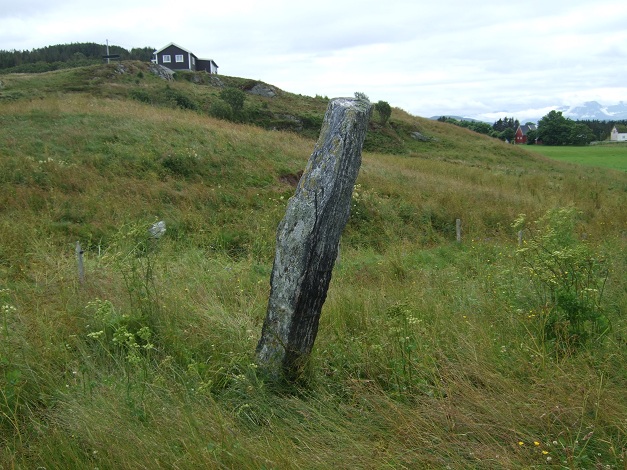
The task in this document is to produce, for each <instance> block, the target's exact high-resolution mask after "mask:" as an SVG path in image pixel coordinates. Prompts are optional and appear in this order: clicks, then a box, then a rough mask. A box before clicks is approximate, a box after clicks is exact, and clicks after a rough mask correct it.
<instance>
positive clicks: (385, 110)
mask: <svg viewBox="0 0 627 470" xmlns="http://www.w3.org/2000/svg"><path fill="white" fill-rule="evenodd" d="M374 109H375V111H376V112H377V114H379V120H380V121H381V124H382V125H384V126H385V123H386V122H388V119H390V116H391V115H392V108H391V107H390V103H388V102H387V101H378V102H377V103H376V104H375V105H374Z"/></svg>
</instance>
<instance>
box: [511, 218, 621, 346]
mask: <svg viewBox="0 0 627 470" xmlns="http://www.w3.org/2000/svg"><path fill="white" fill-rule="evenodd" d="M575 216H576V212H575V210H574V209H572V208H569V209H553V210H549V211H548V212H546V214H544V215H543V216H542V217H541V218H540V219H538V220H537V221H535V222H533V223H532V224H530V226H529V227H527V229H526V231H525V237H526V239H525V243H524V245H523V246H522V247H521V248H520V249H519V250H518V252H517V254H518V256H519V257H520V259H521V260H522V266H523V271H524V273H525V274H526V275H527V276H528V277H529V280H530V282H531V285H532V287H533V291H534V293H535V298H534V300H535V302H536V306H535V309H533V311H532V313H531V315H530V317H532V318H537V319H539V321H540V327H541V328H540V332H539V333H540V335H541V340H542V342H544V343H545V344H547V343H548V345H549V346H552V347H553V348H554V349H555V352H556V353H558V354H559V355H561V356H564V355H568V354H570V353H571V352H574V351H575V350H576V349H578V348H580V347H582V346H584V345H586V344H588V343H589V342H591V341H593V340H598V339H600V338H601V337H602V336H603V335H604V334H605V333H607V331H608V329H609V322H608V319H607V317H606V316H605V315H604V313H603V308H602V305H601V300H602V297H603V290H604V287H605V283H606V281H607V276H608V270H607V267H606V266H605V263H604V260H603V258H601V257H600V256H598V255H596V254H595V253H593V252H592V250H591V249H590V247H589V246H588V245H587V244H586V243H584V242H583V241H581V240H579V239H578V237H577V236H576V234H575ZM526 225H527V221H526V218H525V216H524V215H521V216H520V217H519V218H518V219H517V220H516V221H515V222H514V224H513V226H514V228H516V229H518V230H522V229H523V228H524V227H525V226H526Z"/></svg>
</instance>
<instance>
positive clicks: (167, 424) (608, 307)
mask: <svg viewBox="0 0 627 470" xmlns="http://www.w3.org/2000/svg"><path fill="white" fill-rule="evenodd" d="M225 89H237V90H239V91H242V92H244V93H245V101H244V105H243V109H242V110H241V112H240V113H239V114H231V115H230V118H231V120H227V119H218V118H216V117H215V116H213V115H212V113H215V111H216V106H222V107H224V104H223V103H222V102H224V99H223V98H222V97H221V93H222V91H224V90H225ZM356 91H358V90H356ZM327 103H328V100H327V98H326V97H307V96H301V95H297V94H292V93H290V92H288V91H285V90H280V89H278V88H277V87H274V86H273V85H271V84H267V83H262V82H259V81H257V80H250V79H246V78H239V77H226V76H211V75H204V74H182V75H177V77H176V78H175V79H174V80H165V79H164V78H162V77H160V76H158V75H156V74H154V73H152V72H151V70H150V66H149V65H148V64H144V63H141V62H122V63H119V64H110V65H97V66H87V67H80V68H75V69H67V70H59V71H54V72H47V73H43V74H32V75H31V74H11V75H8V74H6V75H0V128H1V129H2V132H1V133H0V315H1V317H0V338H1V341H0V443H1V444H2V445H0V467H3V468H5V467H6V468H37V467H45V468H94V467H98V468H101V469H108V468H111V469H113V468H116V469H117V468H128V469H131V468H181V469H196V468H250V469H253V468H254V469H258V468H280V469H283V468H295V469H296V468H333V467H337V468H363V469H368V468H434V469H435V468H446V467H447V466H448V467H450V468H456V469H463V468H464V469H465V468H477V469H496V468H511V469H515V468H543V467H545V466H546V467H550V466H562V467H568V468H595V467H597V466H602V467H603V468H606V467H607V466H609V467H610V468H621V467H623V466H624V464H625V463H624V462H625V448H626V447H627V431H626V429H625V422H626V420H627V399H626V397H625V394H624V390H625V387H627V370H626V369H625V363H626V362H627V348H626V347H625V338H626V337H627V335H626V331H627V328H626V327H627V325H626V320H625V318H624V314H623V312H624V306H625V305H627V293H626V292H625V289H624V272H625V270H626V268H627V256H626V255H625V253H627V250H626V249H625V248H627V247H626V246H625V245H626V240H627V239H626V238H625V227H627V213H626V212H625V211H624V207H625V204H626V203H627V175H626V174H625V173H624V172H619V171H612V170H606V169H602V168H589V167H580V166H577V165H569V164H565V163H560V162H556V161H553V160H549V159H546V158H544V157H541V156H539V155H536V154H534V153H532V152H530V151H528V150H527V149H525V148H522V147H515V146H512V145H508V144H505V143H503V142H501V141H499V140H496V139H492V138H489V137H486V136H482V135H479V134H477V133H474V132H471V131H469V130H467V129H464V128H460V127H457V126H454V125H450V124H446V123H441V122H437V121H433V120H429V119H423V118H420V117H416V116H412V115H410V114H408V113H406V112H404V111H403V110H401V109H398V108H393V110H392V116H391V118H390V120H389V122H388V123H387V124H386V125H382V124H381V123H380V122H378V121H377V119H376V116H374V117H373V120H372V122H371V123H370V129H369V132H368V137H367V144H366V150H365V151H364V153H363V163H362V167H361V170H360V174H359V178H358V180H357V185H356V186H355V188H354V193H353V202H352V211H351V218H350V220H349V223H348V225H347V228H346V230H345V232H344V234H343V237H342V242H341V250H340V258H339V260H338V263H337V264H336V266H335V269H334V274H333V279H332V281H331V288H330V290H329V295H328V298H327V301H326V303H325V306H324V308H323V313H322V318H321V325H320V332H319V334H318V338H317V340H316V345H315V348H314V353H313V354H312V357H311V358H310V360H309V362H308V364H306V367H304V370H303V375H302V377H301V378H300V380H299V381H298V382H297V383H295V384H291V385H289V386H288V385H286V386H285V387H281V388H275V387H273V386H272V385H270V384H268V383H266V382H265V380H264V378H263V377H262V376H260V375H259V374H258V373H257V369H256V367H255V364H254V363H253V357H254V355H253V352H254V349H255V346H256V344H257V340H258V339H259V336H260V333H261V324H262V321H263V318H264V315H265V308H266V303H267V299H268V293H269V276H270V272H271V267H272V261H273V256H274V244H275V233H276V227H277V224H278V222H279V220H280V219H281V217H282V216H283V214H284V212H285V207H286V203H287V200H288V199H289V197H291V195H292V194H293V192H294V186H295V184H296V182H297V181H298V178H299V175H300V173H301V172H302V170H303V168H304V167H305V165H306V162H307V159H308V158H309V155H310V154H311V152H312V150H313V147H314V145H315V139H316V137H317V133H318V129H319V125H320V123H321V122H322V116H323V115H324V111H325V109H326V106H327ZM415 133H419V134H420V136H422V138H416V134H415ZM521 214H525V216H521ZM458 218H459V219H461V221H462V229H463V231H462V241H461V243H457V242H456V240H455V236H456V234H455V226H456V219H458ZM160 220H163V221H164V222H165V224H166V231H165V234H164V235H163V237H162V238H160V239H159V240H155V239H152V238H149V235H148V228H149V227H150V226H151V224H153V223H155V222H156V221H160ZM519 231H521V232H520V235H519ZM519 236H520V237H522V239H520V241H519ZM77 241H78V242H80V247H81V249H82V250H83V253H80V254H81V255H82V256H83V258H84V281H82V282H81V281H79V276H78V273H77V252H76V249H77V246H76V242H77ZM519 243H520V244H519Z"/></svg>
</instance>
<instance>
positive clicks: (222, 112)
mask: <svg viewBox="0 0 627 470" xmlns="http://www.w3.org/2000/svg"><path fill="white" fill-rule="evenodd" d="M209 115H210V116H212V117H214V118H217V119H224V120H227V121H230V120H231V119H233V110H232V109H231V107H230V106H229V105H228V104H227V103H225V102H224V101H216V102H214V103H211V106H210V107H209Z"/></svg>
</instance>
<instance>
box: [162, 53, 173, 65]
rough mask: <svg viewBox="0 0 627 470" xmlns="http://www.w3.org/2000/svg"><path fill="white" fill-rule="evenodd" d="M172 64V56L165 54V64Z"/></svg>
mask: <svg viewBox="0 0 627 470" xmlns="http://www.w3.org/2000/svg"><path fill="white" fill-rule="evenodd" d="M170 62H172V57H170V54H164V55H163V63H164V64H165V63H170Z"/></svg>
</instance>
